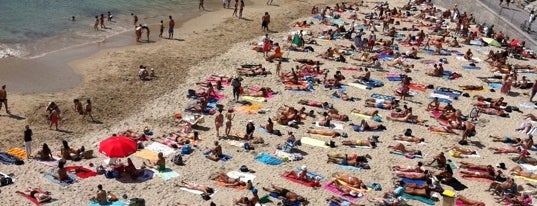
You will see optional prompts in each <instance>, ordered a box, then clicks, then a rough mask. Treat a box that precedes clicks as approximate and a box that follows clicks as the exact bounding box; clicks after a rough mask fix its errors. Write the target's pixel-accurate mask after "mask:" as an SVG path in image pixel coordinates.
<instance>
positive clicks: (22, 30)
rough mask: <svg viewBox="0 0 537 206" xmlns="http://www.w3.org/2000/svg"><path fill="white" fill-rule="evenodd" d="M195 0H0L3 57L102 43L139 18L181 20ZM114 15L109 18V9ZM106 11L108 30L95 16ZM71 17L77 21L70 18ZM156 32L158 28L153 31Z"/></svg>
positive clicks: (146, 20) (37, 54)
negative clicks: (110, 19) (100, 25)
mask: <svg viewBox="0 0 537 206" xmlns="http://www.w3.org/2000/svg"><path fill="white" fill-rule="evenodd" d="M197 2H198V1H197V0H0V19H1V21H0V58H5V57H19V58H28V59H31V58H36V57H40V56H43V55H45V54H47V53H50V52H53V51H58V50H62V49H65V48H69V47H73V46H78V45H83V44H88V43H94V42H100V41H104V40H105V39H107V38H109V37H111V36H114V35H117V34H119V33H123V32H127V31H134V25H133V17H132V16H131V13H134V14H136V15H137V16H138V19H139V20H138V23H140V24H147V25H156V24H159V23H160V21H161V20H164V24H165V26H166V27H167V22H168V16H169V15H172V16H173V18H174V20H175V21H176V22H177V21H178V20H180V19H182V18H183V19H184V18H186V17H189V16H192V15H193V13H194V12H197V11H198V9H197ZM108 11H110V12H111V14H112V15H113V18H112V22H108V21H107V16H108V15H107V12H108ZM101 14H104V16H105V22H104V24H105V26H106V27H107V29H100V30H99V31H95V30H94V29H93V25H94V22H95V16H97V15H99V16H100V15H101ZM72 16H74V17H75V21H71V18H72ZM151 34H152V35H153V34H155V36H154V38H156V35H157V34H158V31H152V32H151Z"/></svg>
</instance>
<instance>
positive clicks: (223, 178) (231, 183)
mask: <svg viewBox="0 0 537 206" xmlns="http://www.w3.org/2000/svg"><path fill="white" fill-rule="evenodd" d="M211 179H212V180H214V181H219V182H222V183H225V186H226V187H237V186H246V182H244V181H242V180H241V179H240V178H232V177H229V176H227V174H226V173H218V174H217V175H216V176H215V177H213V178H211Z"/></svg>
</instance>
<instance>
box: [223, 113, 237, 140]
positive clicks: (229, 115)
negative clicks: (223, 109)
mask: <svg viewBox="0 0 537 206" xmlns="http://www.w3.org/2000/svg"><path fill="white" fill-rule="evenodd" d="M233 118H235V114H233V109H232V108H229V109H228V110H227V113H226V131H225V133H226V136H229V133H230V132H231V126H232V122H233Z"/></svg>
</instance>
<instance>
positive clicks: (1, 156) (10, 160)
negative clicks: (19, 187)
mask: <svg viewBox="0 0 537 206" xmlns="http://www.w3.org/2000/svg"><path fill="white" fill-rule="evenodd" d="M0 163H2V164H5V165H10V164H16V165H22V164H24V161H22V160H21V159H19V158H17V157H15V156H13V155H10V154H8V153H6V152H0Z"/></svg>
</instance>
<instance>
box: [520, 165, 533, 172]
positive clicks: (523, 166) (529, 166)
mask: <svg viewBox="0 0 537 206" xmlns="http://www.w3.org/2000/svg"><path fill="white" fill-rule="evenodd" d="M519 166H520V167H521V168H522V169H524V170H526V171H528V172H537V166H534V165H530V164H519Z"/></svg>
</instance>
